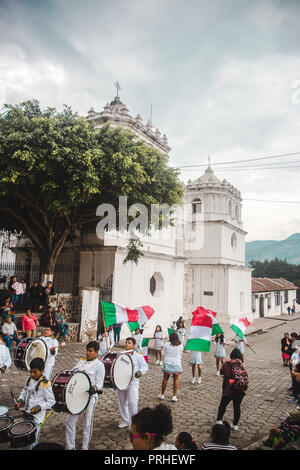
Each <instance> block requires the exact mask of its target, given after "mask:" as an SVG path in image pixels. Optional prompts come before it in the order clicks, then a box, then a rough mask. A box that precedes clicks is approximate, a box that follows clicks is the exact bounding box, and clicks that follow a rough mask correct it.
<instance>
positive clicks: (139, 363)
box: [125, 351, 149, 383]
mask: <svg viewBox="0 0 300 470" xmlns="http://www.w3.org/2000/svg"><path fill="white" fill-rule="evenodd" d="M125 354H126V353H125ZM130 356H131V359H132V362H133V380H132V382H137V381H138V380H139V379H138V378H136V377H135V374H136V372H138V371H139V370H140V371H141V372H142V374H143V375H144V374H146V372H148V369H149V367H148V364H147V362H146V361H145V359H144V356H142V354H140V353H139V352H137V351H133V353H131V354H130ZM132 382H131V383H132Z"/></svg>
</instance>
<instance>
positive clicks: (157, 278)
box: [15, 96, 252, 336]
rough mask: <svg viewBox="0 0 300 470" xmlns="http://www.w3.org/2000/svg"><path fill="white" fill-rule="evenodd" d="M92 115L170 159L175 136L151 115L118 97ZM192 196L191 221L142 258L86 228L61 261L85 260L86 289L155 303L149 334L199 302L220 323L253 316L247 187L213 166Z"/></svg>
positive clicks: (82, 283) (190, 189)
mask: <svg viewBox="0 0 300 470" xmlns="http://www.w3.org/2000/svg"><path fill="white" fill-rule="evenodd" d="M86 119H87V120H88V121H93V122H94V124H95V126H96V127H99V126H102V125H104V124H105V123H109V124H110V125H111V126H112V127H116V126H118V127H122V128H124V129H129V130H131V131H132V132H133V133H134V134H135V135H136V138H137V139H142V140H144V141H145V142H146V143H147V144H148V145H152V146H154V147H155V148H157V149H158V150H159V151H160V152H161V153H162V154H163V155H164V156H165V158H168V154H169V152H170V150H171V149H170V147H169V145H168V141H167V137H166V136H165V135H162V134H161V132H160V131H159V129H156V130H155V131H154V130H153V127H152V123H151V122H150V121H148V122H147V124H146V125H144V124H143V123H142V118H141V117H140V116H139V115H138V116H136V117H135V118H134V117H132V116H131V115H130V114H129V111H128V109H127V107H126V106H125V105H124V104H123V103H122V102H121V100H120V98H119V97H118V96H117V97H116V98H115V99H114V100H113V101H112V102H111V103H110V104H107V105H106V106H105V107H104V110H103V111H101V112H96V111H94V109H91V110H90V111H89V112H88V115H87V117H86ZM184 202H185V206H186V207H189V208H190V214H191V217H190V219H189V221H188V226H187V223H186V221H185V220H183V221H182V220H181V221H180V222H179V223H178V224H177V226H176V227H175V228H174V230H172V231H171V232H172V233H171V234H167V235H166V234H162V233H159V232H157V231H156V232H153V233H152V236H151V237H147V238H142V239H141V241H142V243H143V246H142V251H143V256H141V257H140V259H139V261H138V264H135V263H134V262H127V263H126V264H124V263H123V261H124V259H125V257H126V255H127V248H126V247H127V243H128V239H126V237H120V236H117V235H116V234H113V233H110V232H109V233H105V234H104V237H103V238H102V239H99V238H98V236H97V234H96V231H95V232H93V233H92V232H86V231H85V232H81V233H79V232H78V236H77V238H76V240H75V241H73V242H72V244H71V243H66V244H65V247H64V248H63V250H62V252H61V254H60V256H59V259H58V262H57V263H58V264H59V263H66V262H67V263H71V264H72V263H78V269H79V280H78V284H79V288H86V287H87V288H95V289H98V290H99V291H100V299H103V300H106V301H111V302H115V303H118V304H121V305H127V306H128V307H130V308H134V307H137V306H142V305H151V306H152V307H153V308H154V309H155V312H156V313H155V315H153V317H152V319H151V320H150V321H149V322H148V324H147V327H146V329H145V335H146V336H147V335H151V336H152V333H153V332H154V328H155V326H156V325H157V324H160V325H161V326H162V328H163V330H164V332H165V333H166V332H167V328H168V327H170V325H171V324H172V322H173V321H176V320H177V319H178V317H179V316H180V315H182V316H183V317H184V319H190V318H191V316H192V312H193V310H194V309H195V308H196V307H197V306H199V305H201V306H203V307H206V308H209V309H211V310H213V311H215V312H217V313H218V319H219V321H220V322H233V321H234V320H235V319H238V318H240V317H241V316H248V317H249V316H251V314H252V311H251V269H249V268H247V267H246V266H245V235H246V232H245V231H244V230H243V224H242V211H241V209H242V198H241V194H240V192H239V191H238V190H237V189H235V188H234V187H233V186H232V185H230V184H229V183H228V182H227V181H226V180H223V181H221V180H219V179H218V178H217V177H216V176H215V174H214V172H213V170H212V169H211V168H210V166H208V168H207V169H206V171H205V174H204V175H202V176H200V177H199V178H197V179H195V180H194V181H189V182H188V183H187V185H186V186H185V201H184ZM191 234H192V235H195V237H194V238H195V240H196V242H195V241H193V237H190V235H191ZM191 240H192V242H191ZM24 246H26V250H27V252H28V240H24V239H23V240H20V241H19V242H18V245H17V247H16V249H15V251H16V253H17V255H16V256H17V260H16V262H19V263H20V262H22V261H24V259H25V258H24V257H25V251H24V250H23V248H24ZM35 256H36V255H35V254H33V257H35ZM22 258H23V259H22ZM54 281H55V279H54ZM122 332H123V329H122ZM123 334H125V335H127V334H128V332H127V331H124V333H123Z"/></svg>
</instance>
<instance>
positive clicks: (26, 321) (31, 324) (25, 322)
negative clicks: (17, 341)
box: [22, 308, 39, 338]
mask: <svg viewBox="0 0 300 470" xmlns="http://www.w3.org/2000/svg"><path fill="white" fill-rule="evenodd" d="M38 325H39V321H38V319H37V318H36V316H34V315H33V314H32V313H31V310H30V308H28V309H27V310H26V313H25V315H23V317H22V331H23V332H24V333H25V334H26V336H28V337H31V338H35V336H36V327H37V326H38Z"/></svg>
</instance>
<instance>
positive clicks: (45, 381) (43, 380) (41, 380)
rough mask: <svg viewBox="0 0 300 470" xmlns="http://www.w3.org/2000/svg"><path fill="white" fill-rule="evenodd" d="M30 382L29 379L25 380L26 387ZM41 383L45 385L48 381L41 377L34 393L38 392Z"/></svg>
mask: <svg viewBox="0 0 300 470" xmlns="http://www.w3.org/2000/svg"><path fill="white" fill-rule="evenodd" d="M30 380H31V377H29V379H28V380H27V382H26V387H28V385H29V382H30ZM41 382H43V383H47V382H48V380H47V379H46V378H45V377H44V376H43V375H42V378H41V379H40V380H39V381H38V383H37V386H36V387H35V391H36V392H37V391H38V389H39V386H40V383H41Z"/></svg>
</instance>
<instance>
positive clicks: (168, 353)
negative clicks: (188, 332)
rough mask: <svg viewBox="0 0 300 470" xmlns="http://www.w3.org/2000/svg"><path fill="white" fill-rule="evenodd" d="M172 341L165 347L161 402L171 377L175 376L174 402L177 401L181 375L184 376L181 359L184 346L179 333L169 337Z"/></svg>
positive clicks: (159, 396)
mask: <svg viewBox="0 0 300 470" xmlns="http://www.w3.org/2000/svg"><path fill="white" fill-rule="evenodd" d="M169 339H170V341H168V342H167V343H165V344H164V347H163V356H164V360H163V368H162V369H163V373H164V375H163V381H162V386H161V395H158V398H159V399H160V400H164V398H165V395H164V393H165V390H166V388H167V385H168V380H169V378H170V376H171V375H172V376H173V396H172V401H177V391H178V385H179V375H180V374H182V372H183V369H182V365H181V359H182V354H183V344H182V343H181V342H180V341H179V339H178V336H177V333H171V334H170V336H169Z"/></svg>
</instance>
